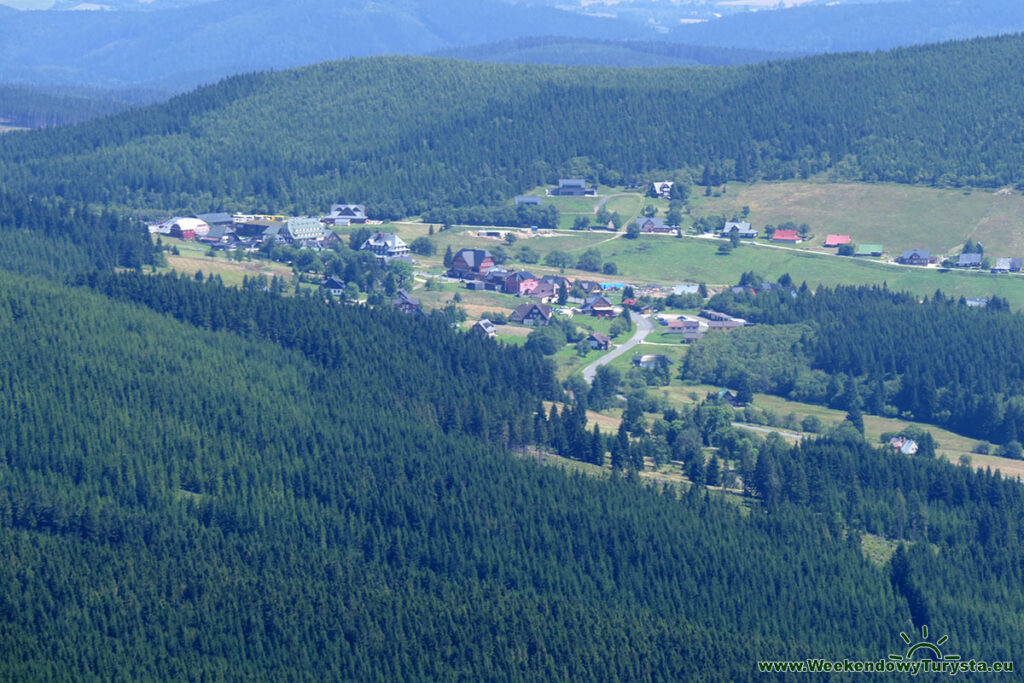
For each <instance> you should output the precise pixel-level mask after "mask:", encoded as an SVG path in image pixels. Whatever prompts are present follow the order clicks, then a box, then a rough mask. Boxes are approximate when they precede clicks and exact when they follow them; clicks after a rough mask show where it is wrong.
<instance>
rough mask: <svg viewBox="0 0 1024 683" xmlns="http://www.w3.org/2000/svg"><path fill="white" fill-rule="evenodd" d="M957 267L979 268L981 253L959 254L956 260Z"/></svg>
mask: <svg viewBox="0 0 1024 683" xmlns="http://www.w3.org/2000/svg"><path fill="white" fill-rule="evenodd" d="M956 267H957V268H981V254H960V256H959V257H958V258H957V260H956Z"/></svg>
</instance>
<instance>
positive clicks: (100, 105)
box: [0, 85, 157, 128]
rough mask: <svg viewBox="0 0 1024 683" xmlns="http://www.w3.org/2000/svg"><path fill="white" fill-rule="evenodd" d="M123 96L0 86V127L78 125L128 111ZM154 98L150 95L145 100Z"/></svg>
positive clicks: (99, 92) (98, 92) (100, 92)
mask: <svg viewBox="0 0 1024 683" xmlns="http://www.w3.org/2000/svg"><path fill="white" fill-rule="evenodd" d="M123 95H127V93H124V94H123ZM123 95H122V94H118V93H104V92H102V91H91V92H90V91H85V92H80V91H54V92H49V91H43V90H39V89H36V88H28V87H25V86H13V85H0V125H9V126H15V127H19V128H45V127H52V126H65V125H68V124H71V123H79V122H81V121H85V120H88V119H93V118H96V117H98V116H107V115H109V114H114V113H116V112H119V111H123V110H125V109H127V108H128V107H129V106H130V103H129V102H128V101H126V98H125V97H124V96H123ZM155 99H157V98H156V97H152V96H151V97H149V98H148V99H147V100H146V101H147V102H152V101H154V100H155Z"/></svg>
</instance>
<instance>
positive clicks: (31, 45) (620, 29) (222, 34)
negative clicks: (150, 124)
mask: <svg viewBox="0 0 1024 683" xmlns="http://www.w3.org/2000/svg"><path fill="white" fill-rule="evenodd" d="M31 1H33V0H10V2H24V3H28V2H31ZM44 4H45V3H44ZM758 4H760V5H765V4H767V3H759V2H757V1H756V0H751V3H750V4H748V5H745V7H750V6H756V5H758ZM556 5H557V6H556ZM23 6H27V5H23ZM36 6H38V4H37V5H36ZM76 7H91V8H110V9H111V10H114V11H61V10H67V9H71V8H76ZM728 7H735V5H729V6H728ZM722 9H724V6H722V5H720V3H718V2H712V1H710V0H709V1H704V2H701V1H698V0H693V1H692V2H685V1H683V0H680V2H675V3H668V2H661V3H654V2H652V1H650V0H635V1H633V2H628V1H627V2H617V3H582V2H578V1H577V0H566V1H565V2H563V1H562V0H558V1H557V2H556V0H522V1H519V2H512V1H505V0H431V1H430V2H427V1H426V0H376V1H371V0H295V1H294V2H289V3H282V2H277V1H273V0H152V1H151V2H142V1H141V0H109V1H100V2H94V3H81V2H76V1H75V0H61V2H59V3H57V4H56V5H54V8H53V9H50V10H45V11H16V10H14V9H12V8H10V7H6V6H2V5H0V13H2V14H3V16H4V19H3V21H2V22H0V81H4V82H8V83H23V84H46V85H92V86H102V87H134V86H140V85H142V86H145V87H149V88H154V87H155V88H162V89H164V90H167V91H181V90H187V89H190V88H191V87H194V86H195V85H197V84H199V83H204V82H210V81H215V80H217V79H219V78H222V77H224V76H227V75H231V74H234V73H239V72H249V71H258V70H267V69H280V68H288V67H293V66H299V65H303V64H311V63H315V62H321V61H327V60H331V59H339V58H346V57H358V56H366V55H373V54H413V55H417V54H438V53H440V54H445V55H448V56H454V57H459V58H466V59H474V60H480V61H499V62H522V63H559V64H573V65H575V64H589V65H613V66H664V65H669V64H675V65H679V64H727V63H737V62H749V61H761V60H764V59H772V58H775V57H778V56H780V55H783V56H784V55H794V54H809V53H820V52H835V51H848V50H874V49H885V48H890V47H896V46H901V45H911V44H920V43H927V42H937V41H942V40H949V39H959V38H968V37H974V36H983V35H995V34H1000V33H1009V32H1016V31H1024V4H1020V3H1012V2H1007V0H973V1H972V2H961V1H959V0H908V1H904V2H892V1H888V2H854V3H849V2H846V3H843V4H839V5H834V4H831V3H829V4H821V3H819V2H817V1H815V2H814V3H812V4H810V5H802V6H799V7H794V8H791V9H781V10H775V11H757V12H750V11H746V12H739V13H733V14H730V15H728V16H723V17H722V18H714V15H715V14H722V13H723V12H721V11H719V10H722ZM117 10H120V11H117ZM695 16H696V17H697V18H698V19H700V20H703V19H707V18H709V17H710V18H711V20H709V21H703V23H681V22H689V21H692V20H696V19H694V17H695ZM539 36H549V37H548V38H544V39H543V40H540V41H539V40H538V37H539ZM550 36H560V38H557V39H556V38H550ZM623 41H624V42H623ZM657 42H660V43H663V44H664V45H663V46H661V47H658V46H651V44H653V43H657ZM641 43H642V44H644V46H641ZM680 45H682V46H684V47H679V46H680ZM696 46H702V47H704V48H707V47H712V48H728V49H729V50H732V51H733V52H718V51H715V50H708V49H699V47H696Z"/></svg>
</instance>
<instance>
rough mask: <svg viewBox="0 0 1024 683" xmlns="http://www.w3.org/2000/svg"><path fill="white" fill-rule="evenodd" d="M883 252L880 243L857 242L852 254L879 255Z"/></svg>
mask: <svg viewBox="0 0 1024 683" xmlns="http://www.w3.org/2000/svg"><path fill="white" fill-rule="evenodd" d="M883 252H884V249H883V248H882V245H881V244H859V245H857V251H855V252H854V254H853V255H854V256H875V257H877V256H881V255H882V253H883Z"/></svg>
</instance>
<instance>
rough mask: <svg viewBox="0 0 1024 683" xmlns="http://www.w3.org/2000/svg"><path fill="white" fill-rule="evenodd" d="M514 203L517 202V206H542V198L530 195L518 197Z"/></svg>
mask: <svg viewBox="0 0 1024 683" xmlns="http://www.w3.org/2000/svg"><path fill="white" fill-rule="evenodd" d="M512 201H513V202H515V205H516V206H519V205H520V204H525V205H527V206H540V197H537V196H534V195H529V194H521V195H518V196H517V197H516V198H515V199H513V200H512Z"/></svg>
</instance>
